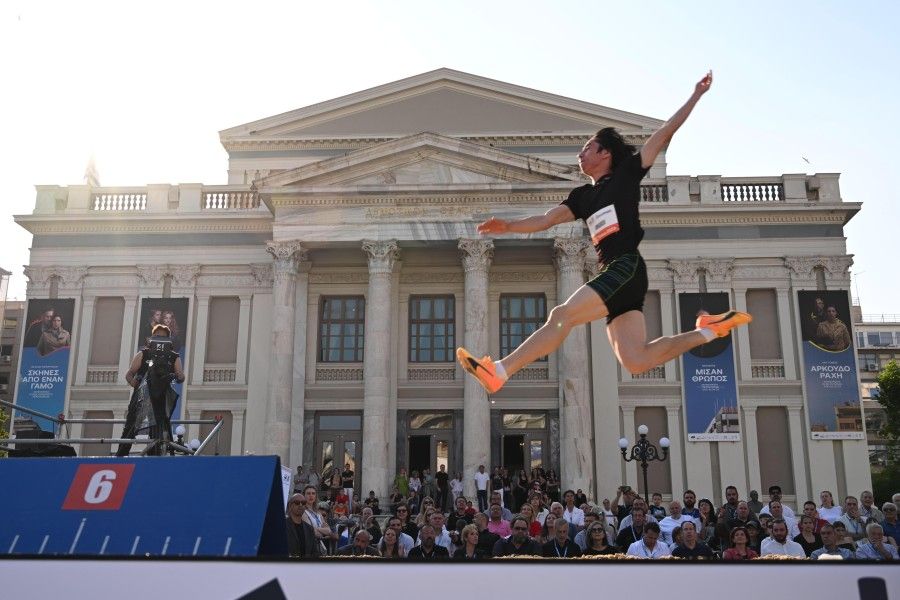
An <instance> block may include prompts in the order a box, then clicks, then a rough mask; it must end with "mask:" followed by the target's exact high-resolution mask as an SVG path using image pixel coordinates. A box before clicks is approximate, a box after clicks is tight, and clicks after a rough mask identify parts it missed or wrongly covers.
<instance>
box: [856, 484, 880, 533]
mask: <svg viewBox="0 0 900 600" xmlns="http://www.w3.org/2000/svg"><path fill="white" fill-rule="evenodd" d="M859 502H860V504H861V506H860V507H859V515H860V516H861V517H862V518H863V519H867V520H868V519H872V520H873V521H875V522H876V523H878V524H879V525H880V524H881V522H882V521H884V513H883V512H881V511H880V510H878V507H877V506H875V496H874V495H872V492H870V491H869V490H866V491H864V492H863V493H861V494H860V495H859Z"/></svg>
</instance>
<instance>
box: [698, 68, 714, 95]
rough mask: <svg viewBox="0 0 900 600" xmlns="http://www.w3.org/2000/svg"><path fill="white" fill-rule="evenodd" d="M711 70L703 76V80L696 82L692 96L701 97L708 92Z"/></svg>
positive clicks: (711, 77)
mask: <svg viewBox="0 0 900 600" xmlns="http://www.w3.org/2000/svg"><path fill="white" fill-rule="evenodd" d="M712 81H713V76H712V69H710V70H709V71H707V73H706V75H704V76H703V79H701V80H700V81H698V82H697V85H695V86H694V95H695V96H702V95H703V94H705V93H706V92H708V91H709V88H710V87H712Z"/></svg>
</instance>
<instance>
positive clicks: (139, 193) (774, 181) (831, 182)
mask: <svg viewBox="0 0 900 600" xmlns="http://www.w3.org/2000/svg"><path fill="white" fill-rule="evenodd" d="M838 179H839V174H837V173H817V174H815V175H804V174H785V175H780V176H773V177H722V176H720V175H700V176H698V177H689V176H685V175H670V176H668V177H666V179H665V180H645V181H644V182H643V185H642V186H641V203H642V204H645V205H647V207H648V208H652V207H653V206H654V205H656V206H658V205H661V204H665V205H675V204H682V205H688V204H723V203H728V204H734V203H738V202H740V203H752V204H768V203H773V202H775V203H788V204H806V203H814V202H815V203H818V202H826V203H836V202H840V201H841V196H840V186H839V183H838ZM238 211H262V212H266V211H267V209H266V207H265V205H263V204H262V203H261V202H260V198H259V195H258V194H257V193H256V192H255V191H253V190H252V189H251V188H250V186H249V185H202V184H199V183H182V184H179V185H168V184H154V185H148V186H144V187H102V188H92V187H90V186H87V185H70V186H68V187H62V186H56V185H41V186H37V199H36V201H35V208H34V214H36V215H37V214H59V213H66V214H72V213H82V212H83V213H92V214H94V215H101V214H103V215H106V214H108V215H123V214H128V213H133V212H148V213H166V212H176V213H211V212H216V213H222V212H238Z"/></svg>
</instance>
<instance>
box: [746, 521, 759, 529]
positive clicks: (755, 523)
mask: <svg viewBox="0 0 900 600" xmlns="http://www.w3.org/2000/svg"><path fill="white" fill-rule="evenodd" d="M744 527H746V528H748V529H749V528H750V527H752V528H753V529H755V530H757V531H759V530H760V529H762V525H760V524H759V521H747V523H746V525H744Z"/></svg>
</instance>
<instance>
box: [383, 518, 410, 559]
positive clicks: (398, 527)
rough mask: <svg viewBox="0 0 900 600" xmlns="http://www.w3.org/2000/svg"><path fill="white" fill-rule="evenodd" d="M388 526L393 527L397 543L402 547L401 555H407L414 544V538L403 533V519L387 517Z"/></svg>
mask: <svg viewBox="0 0 900 600" xmlns="http://www.w3.org/2000/svg"><path fill="white" fill-rule="evenodd" d="M388 528H390V529H393V530H394V532H395V533H396V534H397V545H398V546H400V547H401V548H403V556H407V555H408V554H409V551H410V550H412V549H413V546H415V545H416V542H415V540H413V539H412V538H411V537H410V536H408V535H406V534H405V533H403V521H402V520H401V519H400V517H391V518H390V519H388Z"/></svg>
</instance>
